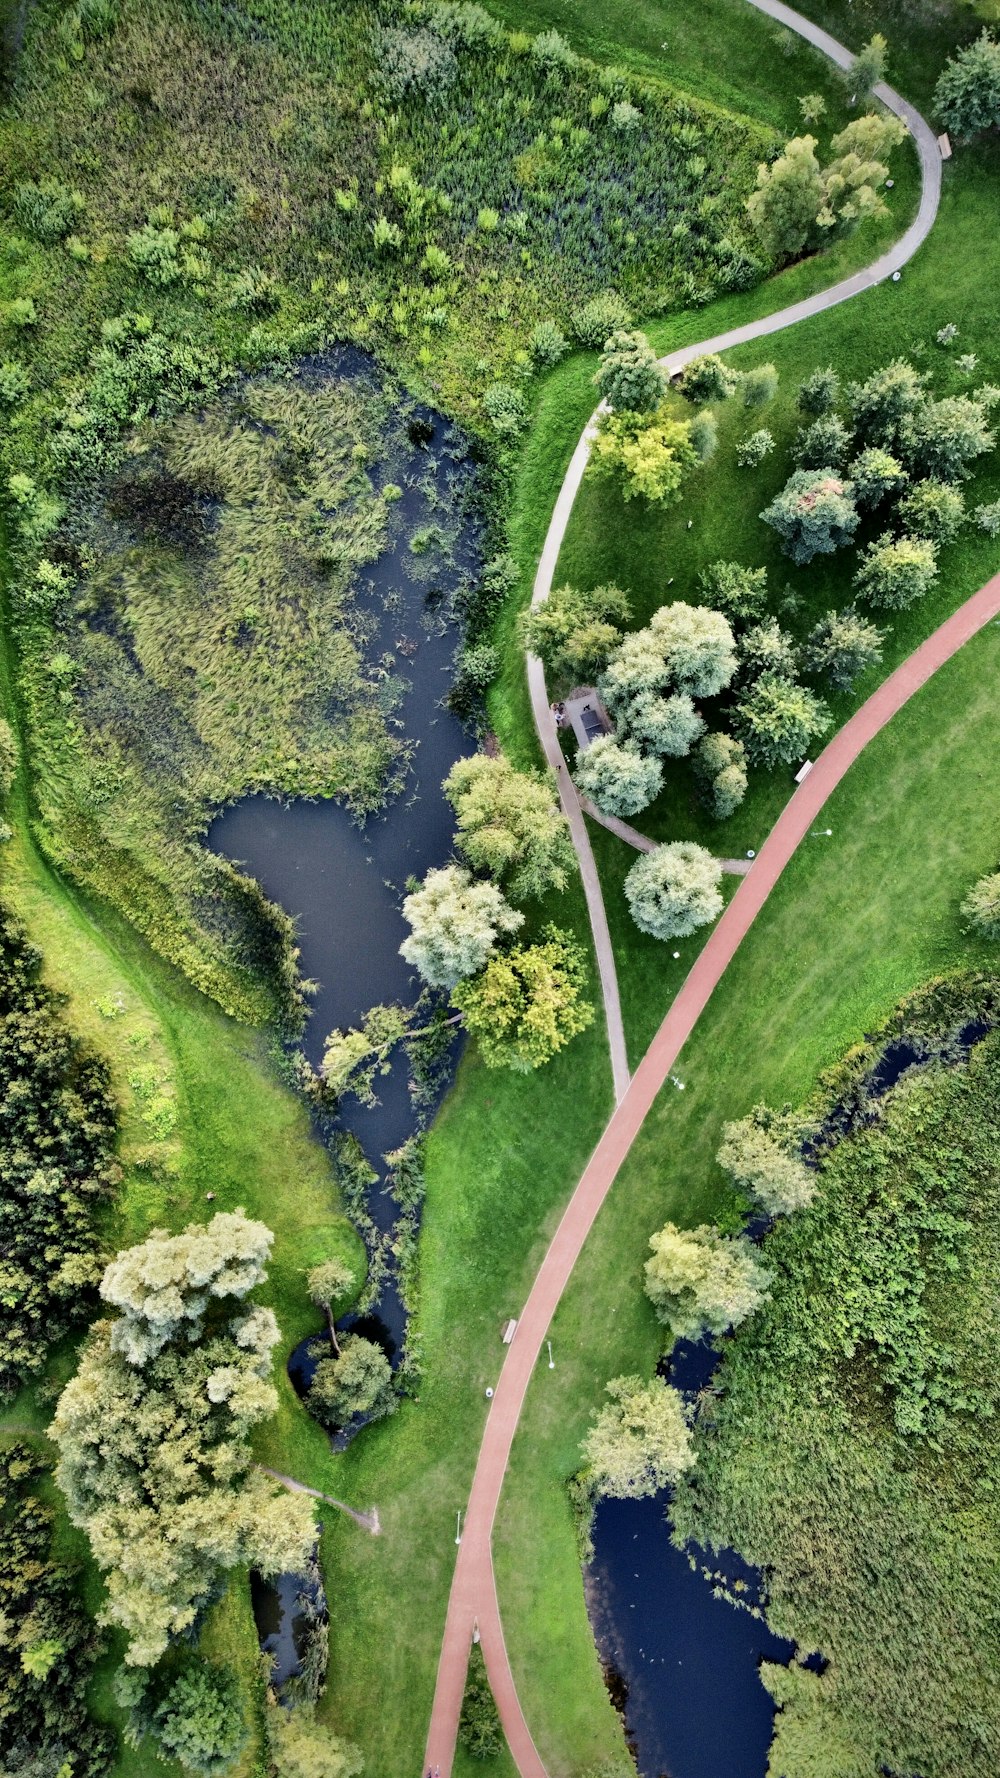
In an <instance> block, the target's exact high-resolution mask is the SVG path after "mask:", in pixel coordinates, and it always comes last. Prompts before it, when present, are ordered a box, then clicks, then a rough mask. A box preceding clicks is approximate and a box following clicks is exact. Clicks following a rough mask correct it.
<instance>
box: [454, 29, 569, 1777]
mask: <svg viewBox="0 0 1000 1778" xmlns="http://www.w3.org/2000/svg"><path fill="white" fill-rule="evenodd" d="M553 35H555V33H553ZM458 1738H459V1740H460V1741H461V1743H462V1746H463V1747H464V1748H465V1749H466V1750H467V1752H468V1753H470V1754H471V1755H472V1757H473V1759H492V1758H494V1756H495V1755H496V1754H498V1753H502V1752H503V1746H504V1740H503V1729H502V1728H501V1726H500V1717H499V1714H498V1712H497V1707H496V1705H495V1703H494V1702H493V1693H492V1691H491V1690H490V1682H489V1679H488V1677H487V1673H486V1662H485V1660H484V1659H483V1651H482V1648H481V1646H480V1644H479V1643H478V1642H474V1643H473V1645H472V1648H471V1650H470V1653H469V1671H468V1673H467V1674H466V1678H465V1692H464V1695H463V1697H462V1713H461V1715H460V1717H459V1719H458Z"/></svg>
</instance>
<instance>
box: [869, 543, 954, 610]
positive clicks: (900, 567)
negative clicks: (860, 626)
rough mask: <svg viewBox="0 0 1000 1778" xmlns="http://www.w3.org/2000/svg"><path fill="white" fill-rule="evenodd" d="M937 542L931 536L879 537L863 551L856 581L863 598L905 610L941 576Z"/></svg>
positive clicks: (888, 607) (888, 608) (870, 602)
mask: <svg viewBox="0 0 1000 1778" xmlns="http://www.w3.org/2000/svg"><path fill="white" fill-rule="evenodd" d="M937 571H938V569H937V545H936V544H934V543H932V542H931V540H930V538H929V537H894V536H893V535H892V534H891V532H886V533H885V535H884V536H882V537H877V538H876V539H875V541H874V543H870V544H869V545H868V547H867V549H865V550H863V551H862V553H861V558H860V561H859V564H858V569H857V573H856V574H855V576H854V584H855V586H856V587H857V589H858V597H859V599H863V600H865V601H866V602H867V603H868V604H869V605H881V606H884V607H885V608H886V609H887V610H889V611H902V610H904V609H905V607H906V606H907V605H913V604H914V603H915V602H916V600H917V599H922V598H923V596H924V594H925V593H926V592H927V591H928V589H929V588H930V587H931V586H932V585H933V583H934V581H935V580H936V579H937Z"/></svg>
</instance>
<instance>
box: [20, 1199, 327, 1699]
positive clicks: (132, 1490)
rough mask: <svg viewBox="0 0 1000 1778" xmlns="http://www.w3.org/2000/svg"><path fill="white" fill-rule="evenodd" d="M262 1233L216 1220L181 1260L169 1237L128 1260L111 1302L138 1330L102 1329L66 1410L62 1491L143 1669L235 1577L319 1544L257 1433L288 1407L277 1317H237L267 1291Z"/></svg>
mask: <svg viewBox="0 0 1000 1778" xmlns="http://www.w3.org/2000/svg"><path fill="white" fill-rule="evenodd" d="M241 1222H242V1223H243V1227H242V1228H239V1227H237V1226H236V1225H237V1224H239V1223H241ZM260 1230H261V1225H260V1224H256V1223H253V1222H250V1221H245V1220H244V1219H243V1218H242V1217H241V1216H239V1215H237V1216H235V1217H233V1216H227V1215H222V1216H216V1217H214V1218H213V1219H212V1221H211V1222H210V1223H208V1224H207V1226H206V1227H205V1228H204V1229H202V1230H200V1231H199V1230H198V1229H196V1228H195V1227H194V1225H192V1227H190V1228H189V1229H187V1230H185V1231H184V1234H183V1235H180V1236H178V1237H175V1239H176V1242H177V1247H176V1260H175V1250H174V1249H173V1247H172V1245H171V1241H170V1239H169V1238H163V1237H161V1236H159V1235H158V1234H156V1233H154V1235H153V1236H152V1237H151V1238H150V1240H149V1241H147V1242H146V1243H144V1244H143V1246H141V1247H139V1248H136V1249H133V1250H132V1251H131V1252H129V1253H125V1254H122V1255H120V1256H119V1259H118V1260H117V1261H116V1262H115V1264H114V1266H113V1267H112V1268H110V1274H111V1276H112V1283H111V1287H110V1289H111V1293H112V1295H113V1296H114V1297H115V1298H121V1299H122V1300H124V1301H125V1302H126V1305H127V1313H126V1317H125V1319H124V1320H120V1321H118V1322H110V1321H99V1322H97V1323H95V1325H94V1327H93V1329H92V1331H91V1334H90V1337H89V1339H88V1341H87V1344H86V1345H85V1346H84V1348H83V1352H82V1354H81V1357H80V1364H79V1368H78V1370H77V1373H76V1375H75V1377H74V1378H73V1379H72V1381H71V1382H69V1383H68V1384H67V1385H66V1388H65V1389H64V1390H63V1393H62V1395H61V1396H60V1398H59V1403H58V1406H57V1408H56V1413H55V1418H54V1420H53V1425H52V1437H53V1438H54V1440H55V1442H56V1444H57V1445H58V1447H59V1465H58V1469H57V1472H56V1474H57V1479H58V1482H59V1485H60V1487H61V1488H62V1491H63V1493H64V1495H65V1496H66V1504H67V1507H68V1510H69V1514H70V1518H71V1519H72V1521H73V1523H74V1524H75V1525H78V1526H80V1527H81V1528H82V1529H83V1530H84V1531H85V1532H86V1534H87V1537H88V1539H89V1541H90V1546H91V1549H92V1551H93V1555H94V1558H95V1560H96V1562H97V1565H98V1567H99V1568H100V1569H101V1570H102V1572H103V1573H104V1576H105V1582H106V1587H107V1601H106V1604H105V1606H104V1609H103V1611H102V1614H101V1619H102V1621H103V1622H105V1623H110V1624H117V1625H119V1626H120V1627H121V1628H122V1629H124V1630H125V1631H126V1634H127V1636H128V1639H129V1640H128V1648H127V1651H126V1656H125V1659H126V1662H127V1663H129V1664H130V1665H134V1666H149V1665H152V1664H153V1663H154V1662H155V1661H157V1660H158V1659H159V1658H160V1656H161V1655H162V1654H163V1652H164V1650H165V1649H166V1647H167V1645H168V1643H169V1641H170V1640H171V1638H173V1637H176V1636H178V1635H181V1634H183V1633H184V1632H185V1631H187V1630H189V1629H190V1628H191V1626H192V1625H194V1624H196V1623H197V1621H198V1618H199V1615H200V1613H201V1612H202V1611H203V1610H204V1608H205V1607H206V1605H207V1604H208V1603H209V1602H210V1601H211V1599H212V1598H213V1597H214V1595H215V1591H216V1589H217V1587H218V1584H219V1580H220V1577H221V1575H222V1574H223V1573H224V1572H225V1571H226V1570H227V1569H230V1568H233V1567H236V1566H237V1565H240V1564H245V1563H250V1564H251V1565H252V1566H254V1567H257V1568H260V1570H261V1571H262V1573H264V1574H276V1573H279V1572H281V1571H282V1570H284V1569H287V1568H292V1569H294V1568H296V1567H297V1565H298V1564H299V1563H301V1562H302V1561H304V1560H305V1558H306V1556H307V1554H308V1552H309V1550H310V1549H311V1547H312V1544H313V1542H314V1539H315V1528H314V1526H313V1522H312V1514H311V1510H310V1507H309V1504H308V1501H307V1499H306V1497H305V1496H300V1495H291V1494H289V1493H287V1492H285V1491H284V1490H281V1489H277V1488H276V1487H275V1486H274V1485H273V1484H272V1483H270V1482H269V1481H268V1480H267V1479H266V1478H265V1477H264V1475H263V1474H262V1473H261V1472H260V1471H259V1470H256V1469H255V1468H254V1467H253V1462H252V1457H251V1451H250V1443H249V1434H250V1432H251V1429H252V1428H253V1427H254V1426H256V1425H258V1424H259V1423H260V1422H261V1421H263V1420H266V1419H268V1418H269V1417H270V1416H271V1415H272V1414H273V1413H274V1411H275V1409H276V1407H277V1394H276V1392H275V1389H274V1387H273V1385H272V1384H271V1383H270V1382H269V1381H268V1380H267V1379H268V1376H269V1374H270V1371H271V1366H272V1353H273V1350H274V1347H275V1345H276V1344H277V1343H278V1340H279V1338H280V1334H279V1332H278V1328H277V1324H276V1322H275V1319H274V1316H273V1314H272V1313H271V1311H270V1310H269V1309H261V1308H253V1307H251V1308H248V1309H246V1310H245V1311H243V1312H237V1313H233V1308H234V1304H233V1294H234V1293H235V1294H237V1295H238V1294H242V1293H243V1292H244V1291H245V1290H246V1289H247V1288H248V1279H252V1278H255V1277H258V1276H260V1254H261V1237H260V1236H259V1235H258V1231H260ZM262 1235H263V1236H266V1242H265V1243H264V1245H265V1246H267V1245H269V1243H270V1240H271V1236H270V1234H269V1232H268V1231H267V1230H263V1231H262ZM199 1238H200V1239H201V1241H202V1244H203V1248H204V1255H203V1257H204V1261H205V1275H204V1280H203V1283H204V1285H205V1286H207V1288H206V1289H205V1291H204V1294H203V1295H202V1294H201V1285H200V1284H199V1273H198V1241H199ZM227 1249H228V1250H229V1254H230V1260H231V1264H230V1265H229V1266H228V1268H227V1264H226V1250H227ZM220 1261H221V1264H220ZM213 1299H214V1300H213ZM199 1305H200V1308H199ZM143 1322H145V1324H146V1326H145V1334H144V1335H143V1330H142V1323H143ZM168 1326H169V1328H170V1329H171V1335H170V1336H168V1337H167V1338H166V1340H164V1338H163V1334H164V1329H165V1328H166V1327H168ZM119 1330H124V1336H122V1334H121V1333H120V1331H119ZM126 1352H130V1353H133V1354H135V1358H134V1359H130V1358H129V1357H128V1356H126ZM148 1354H154V1355H153V1356H149V1355H148Z"/></svg>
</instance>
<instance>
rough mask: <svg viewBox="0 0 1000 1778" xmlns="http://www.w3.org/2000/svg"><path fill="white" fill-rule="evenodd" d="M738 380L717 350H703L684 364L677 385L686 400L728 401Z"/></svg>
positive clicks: (737, 373)
mask: <svg viewBox="0 0 1000 1778" xmlns="http://www.w3.org/2000/svg"><path fill="white" fill-rule="evenodd" d="M739 380H740V377H739V372H738V371H735V370H731V369H730V367H729V365H728V364H726V363H725V361H724V359H722V358H720V357H719V354H718V353H717V352H704V353H702V355H701V357H700V358H692V359H691V360H690V362H689V363H688V364H686V365H685V366H684V369H683V370H682V371H681V374H680V377H679V379H678V382H677V387H678V389H679V390H680V392H681V394H682V395H683V396H684V397H685V399H686V400H687V401H728V400H729V397H730V396H731V395H733V394H734V393H735V391H736V389H737V387H738V385H739Z"/></svg>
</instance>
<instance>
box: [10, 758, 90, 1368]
mask: <svg viewBox="0 0 1000 1778" xmlns="http://www.w3.org/2000/svg"><path fill="white" fill-rule="evenodd" d="M5 726H6V725H5ZM8 735H9V730H8ZM6 763H7V765H8V768H9V767H10V766H11V765H12V754H11V753H10V752H8V754H7V762H6ZM8 789H9V783H8ZM41 961H42V960H41V958H40V956H39V955H38V953H37V951H35V950H33V949H32V947H31V945H29V943H28V941H27V937H26V935H25V932H24V930H23V929H22V927H21V926H20V925H19V924H18V923H17V921H15V920H14V919H13V918H12V917H11V916H10V915H9V914H6V913H2V912H0V1094H2V1098H3V1101H4V1104H5V1106H6V1112H5V1116H4V1120H3V1129H2V1136H0V1183H2V1191H0V1252H2V1255H3V1259H2V1263H0V1286H2V1303H0V1396H3V1395H12V1394H13V1393H14V1392H15V1390H16V1389H17V1388H18V1387H19V1385H20V1384H21V1383H23V1382H24V1381H25V1380H26V1379H27V1378H29V1377H31V1376H33V1375H34V1374H35V1373H37V1372H38V1371H39V1370H40V1369H41V1368H42V1366H43V1365H44V1364H45V1360H46V1355H47V1350H48V1347H49V1344H50V1343H51V1342H53V1341H55V1340H57V1339H58V1338H59V1337H60V1336H61V1335H62V1334H64V1333H65V1332H67V1330H68V1329H69V1328H71V1327H74V1326H78V1325H79V1323H80V1322H81V1321H82V1320H84V1319H85V1318H86V1316H87V1315H88V1314H90V1313H92V1311H93V1301H94V1298H93V1287H94V1286H95V1285H96V1284H97V1281H98V1279H99V1277H100V1274H101V1260H100V1257H99V1255H100V1248H99V1244H98V1237H97V1219H98V1215H99V1213H100V1211H101V1209H102V1207H103V1206H104V1205H106V1204H107V1202H108V1200H109V1199H110V1197H111V1195H112V1193H113V1191H114V1189H115V1186H116V1185H117V1183H118V1179H119V1172H118V1169H117V1167H116V1166H115V1164H114V1160H113V1149H114V1140H115V1121H116V1120H115V1107H114V1100H113V1098H112V1095H111V1090H110V1084H109V1080H108V1076H107V1070H106V1068H105V1066H104V1064H103V1063H102V1062H100V1061H98V1060H97V1059H96V1057H94V1056H92V1055H90V1054H88V1053H87V1052H86V1051H85V1050H84V1049H83V1048H82V1047H81V1045H80V1044H79V1043H78V1042H77V1040H76V1039H75V1038H74V1036H73V1035H72V1033H71V1032H70V1030H69V1029H68V1028H67V1026H66V1024H65V1022H64V1020H63V1018H62V1017H61V1015H60V1008H59V1004H58V1002H57V1001H56V1000H55V998H54V996H53V995H52V994H50V993H49V991H48V989H47V988H45V986H44V985H43V983H42V981H41Z"/></svg>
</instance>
